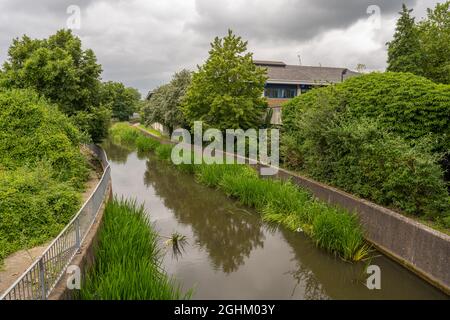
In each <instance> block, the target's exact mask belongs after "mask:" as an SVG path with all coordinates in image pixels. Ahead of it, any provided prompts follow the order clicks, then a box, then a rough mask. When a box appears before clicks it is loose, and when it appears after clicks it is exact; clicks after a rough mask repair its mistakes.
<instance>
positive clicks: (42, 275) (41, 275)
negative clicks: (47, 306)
mask: <svg viewBox="0 0 450 320" xmlns="http://www.w3.org/2000/svg"><path fill="white" fill-rule="evenodd" d="M43 260H44V259H43V258H40V259H39V282H40V284H41V298H42V300H46V299H47V292H46V291H47V290H46V288H45V287H46V286H45V267H44V261H43Z"/></svg>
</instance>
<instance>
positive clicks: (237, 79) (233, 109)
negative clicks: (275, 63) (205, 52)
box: [183, 30, 267, 130]
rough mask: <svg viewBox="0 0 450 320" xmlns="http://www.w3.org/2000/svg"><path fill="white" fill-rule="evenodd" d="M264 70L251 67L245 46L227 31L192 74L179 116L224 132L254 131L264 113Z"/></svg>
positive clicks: (265, 107) (212, 45) (250, 59)
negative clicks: (182, 113) (235, 130)
mask: <svg viewBox="0 0 450 320" xmlns="http://www.w3.org/2000/svg"><path fill="white" fill-rule="evenodd" d="M266 80H267V77H266V70H265V69H263V68H260V67H257V66H256V65H255V64H254V63H253V55H252V53H249V52H247V42H246V41H243V40H242V39H241V37H238V36H236V35H234V34H233V32H232V31H231V30H228V35H227V36H226V37H224V38H222V39H220V38H218V37H216V38H215V39H214V41H213V42H212V43H211V50H210V51H209V57H208V59H207V60H206V62H205V64H204V65H203V66H201V67H199V68H198V71H197V72H195V73H194V75H193V78H192V83H191V85H190V86H189V88H188V91H187V94H186V98H185V102H184V106H183V112H184V114H185V116H186V118H187V120H188V121H189V123H190V124H191V125H192V123H193V122H194V121H197V120H200V121H203V124H204V126H205V127H214V128H217V129H220V130H224V129H228V128H231V129H236V128H242V129H248V128H258V127H259V126H260V125H261V124H262V122H263V117H264V113H265V112H266V109H267V101H266V99H265V98H264V97H263V90H264V84H265V82H266Z"/></svg>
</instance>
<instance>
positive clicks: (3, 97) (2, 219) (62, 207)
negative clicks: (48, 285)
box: [0, 90, 89, 262]
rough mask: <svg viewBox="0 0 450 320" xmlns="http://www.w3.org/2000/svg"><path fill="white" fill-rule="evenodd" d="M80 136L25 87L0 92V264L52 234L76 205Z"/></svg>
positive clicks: (83, 168)
mask: <svg viewBox="0 0 450 320" xmlns="http://www.w3.org/2000/svg"><path fill="white" fill-rule="evenodd" d="M82 139H83V136H82V135H81V134H80V132H79V131H78V130H77V129H76V128H75V126H74V125H72V124H71V122H70V121H69V119H68V118H67V117H66V116H65V115H63V114H62V113H60V112H59V111H58V110H57V108H56V107H54V106H52V105H50V104H48V103H47V102H46V101H45V100H44V99H42V98H39V97H38V95H37V94H36V93H34V92H33V91H30V90H0V262H1V260H2V259H3V258H5V257H6V256H7V255H8V254H10V253H12V252H14V251H16V250H19V249H23V248H28V247H32V246H35V245H39V244H42V243H44V242H45V241H47V240H49V239H51V238H52V237H54V236H56V235H57V234H58V233H59V232H60V231H61V230H62V228H63V227H64V226H65V224H66V223H67V222H68V221H69V220H70V218H71V217H72V216H73V214H75V213H76V212H77V210H78V208H79V204H80V200H81V199H80V198H81V197H80V191H81V190H82V189H84V182H85V181H86V179H87V176H88V173H89V170H88V167H87V161H86V159H85V157H84V156H83V155H82V153H81V151H80V142H81V141H82Z"/></svg>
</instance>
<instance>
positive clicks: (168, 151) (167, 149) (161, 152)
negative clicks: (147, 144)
mask: <svg viewBox="0 0 450 320" xmlns="http://www.w3.org/2000/svg"><path fill="white" fill-rule="evenodd" d="M172 148H173V146H172V145H171V144H160V145H159V146H157V147H156V149H155V153H156V155H157V156H158V158H160V159H161V160H170V157H171V155H172Z"/></svg>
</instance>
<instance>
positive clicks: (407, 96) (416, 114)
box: [283, 72, 450, 152]
mask: <svg viewBox="0 0 450 320" xmlns="http://www.w3.org/2000/svg"><path fill="white" fill-rule="evenodd" d="M326 104H331V105H335V106H340V108H341V110H343V111H348V112H349V113H348V115H350V116H351V117H354V118H360V117H366V118H370V119H378V121H379V122H380V124H381V125H383V126H384V127H385V128H386V129H387V130H388V131H391V132H394V133H397V134H400V135H401V136H402V137H404V138H406V139H408V140H412V139H417V138H420V137H423V136H427V135H432V138H433V139H435V140H436V141H435V142H433V148H434V149H435V151H439V152H445V151H448V150H449V149H450V85H443V84H436V83H434V82H432V81H430V80H427V79H425V78H422V77H418V76H415V75H412V74H409V73H395V72H385V73H370V74H367V75H363V76H359V77H353V78H350V79H347V80H346V81H344V82H343V83H341V84H337V85H335V86H330V87H326V88H321V89H319V90H313V91H311V92H309V93H307V94H305V95H300V96H298V97H296V98H294V99H292V100H291V101H289V102H288V103H287V104H286V105H285V106H284V108H283V125H284V129H285V130H286V132H292V133H295V131H297V130H298V127H297V126H296V123H295V121H296V119H297V118H298V117H301V116H302V113H303V111H305V110H308V109H311V108H321V107H322V106H323V105H326Z"/></svg>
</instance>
